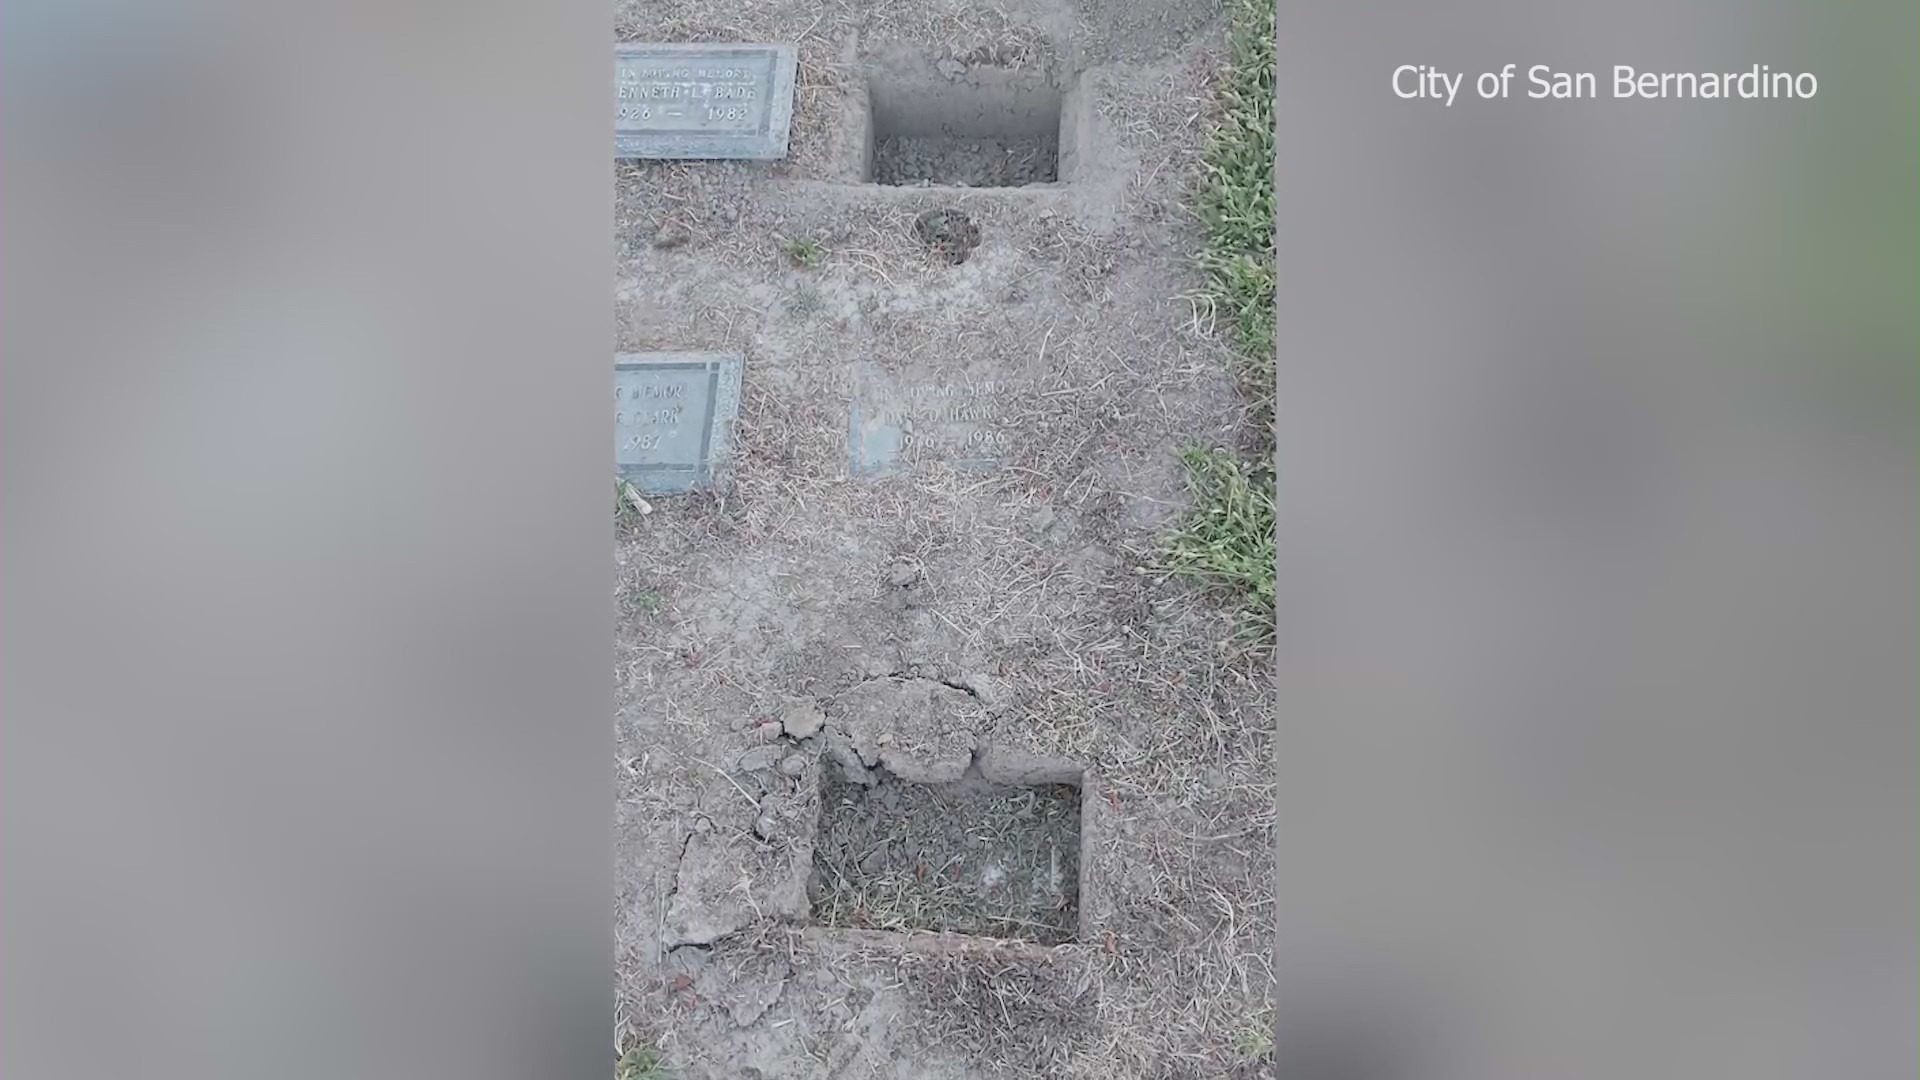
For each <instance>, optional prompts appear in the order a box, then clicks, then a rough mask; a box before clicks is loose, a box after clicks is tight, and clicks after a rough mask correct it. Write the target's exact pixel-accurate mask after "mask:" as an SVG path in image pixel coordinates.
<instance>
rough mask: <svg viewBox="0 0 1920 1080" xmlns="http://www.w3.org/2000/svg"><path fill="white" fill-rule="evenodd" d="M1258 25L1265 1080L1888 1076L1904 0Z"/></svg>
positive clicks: (1904, 608) (1905, 1061) (1901, 930)
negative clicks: (1265, 404)
mask: <svg viewBox="0 0 1920 1080" xmlns="http://www.w3.org/2000/svg"><path fill="white" fill-rule="evenodd" d="M1279 24H1280V25H1279V51H1280V58H1279V82H1278V86H1279V100H1278V114H1279V120H1278V123H1279V133H1278V136H1279V137H1278V144H1277V145H1278V157H1279V177H1278V183H1279V189H1278V190H1279V200H1278V207H1279V209H1278V213H1279V222H1278V241H1279V242H1278V249H1279V259H1280V267H1279V270H1280V290H1279V353H1280V355H1279V373H1280V374H1279V401H1280V405H1279V416H1278V449H1277V457H1278V460H1277V467H1278V470H1279V478H1280V484H1279V487H1280V491H1279V504H1280V506H1281V513H1280V526H1279V531H1280V535H1279V553H1280V554H1279V578H1280V587H1279V594H1280V595H1279V603H1278V618H1279V633H1280V649H1279V657H1278V670H1279V678H1280V680H1281V690H1282V693H1281V699H1282V700H1283V701H1286V702H1288V705H1287V706H1286V707H1284V708H1283V709H1282V712H1281V716H1280V717H1279V724H1280V733H1281V734H1280V738H1279V740H1278V754H1279V759H1278V763H1277V767H1278V769H1279V773H1280V785H1279V787H1280V791H1281V792H1282V795H1281V800H1282V811H1283V812H1282V814H1281V816H1280V821H1281V822H1282V827H1281V839H1280V845H1281V852H1280V861H1279V865H1280V866H1281V867H1282V868H1283V872H1282V880H1280V881H1279V882H1278V888H1279V897H1280V909H1281V911H1282V922H1281V926H1280V928H1279V930H1280V945H1279V959H1278V963H1277V964H1276V970H1277V971H1279V972H1281V976H1282V979H1283V980H1284V982H1285V984H1286V985H1285V986H1284V988H1283V993H1282V996H1281V1008H1280V1024H1281V1029H1282V1030H1281V1035H1282V1038H1281V1051H1282V1059H1283V1070H1282V1074H1283V1075H1290V1073H1289V1072H1288V1069H1292V1070H1294V1071H1295V1072H1296V1073H1297V1074H1298V1075H1303V1076H1304V1075H1364V1076H1380V1077H1388V1076H1406V1077H1414V1076H1418V1077H1423V1078H1434V1077H1441V1076H1447V1077H1456V1076H1457V1077H1462V1078H1466V1077H1483V1078H1484V1077H1544V1076H1555V1077H1572V1076H1594V1077H1603V1076H1623V1075H1641V1076H1644V1075H1660V1076H1742V1077H1748V1078H1753V1077H1761V1076H1767V1077H1773V1076H1780V1077H1787V1076H1805V1077H1813V1076H1849V1077H1868V1076H1887V1077H1899V1076H1910V1075H1912V1074H1913V1073H1914V1071H1915V1069H1916V1067H1917V1064H1916V1058H1915V1052H1916V1051H1915V1016H1916V1014H1917V1009H1916V1004H1917V1003H1916V1000H1915V925H1916V894H1915V852H1916V838H1915V823H1916V820H1917V819H1920V806H1917V805H1916V800H1915V765H1916V757H1917V755H1916V750H1917V749H1920V747H1917V746H1916V739H1915V730H1916V716H1917V702H1916V693H1915V658H1916V655H1920V642H1917V641H1916V637H1915V629H1916V627H1915V612H1916V606H1915V573H1914V571H1915V565H1916V548H1915V512H1916V507H1915V493H1916V490H1917V489H1920V485H1917V484H1916V476H1915V471H1914V464H1915V449H1916V443H1915V402H1916V389H1917V387H1916V378H1915V376H1916V370H1917V365H1916V358H1917V357H1920V333H1917V332H1916V307H1915V300H1916V296H1920V277H1916V250H1917V242H1916V231H1915V209H1916V206H1917V205H1920V197H1917V193H1920V188H1917V187H1916V172H1915V150H1916V141H1915V137H1916V130H1920V122H1917V121H1920V118H1917V117H1916V109H1915V105H1916V100H1920V81H1917V79H1916V41H1920V32H1917V31H1920V21H1917V20H1916V13H1915V9H1914V8H1913V7H1912V6H1911V5H1901V6H1894V5H1891V4H1863V5H1844V6H1831V5H1829V6H1817V5H1815V6H1810V5H1789V4H1785V3H1759V4H1732V3H1726V2H1718V0H1683V2H1680V3H1669V2H1662V3H1653V2H1629V3H1624V4H1567V3H1550V4H1537V3H1519V2H1504V0H1482V2H1476V3H1470V4H1451V5H1425V6H1421V5H1394V4H1372V3H1349V4H1338V5H1283V6H1282V8H1281V13H1280V20H1279ZM1510 62H1511V63H1515V64H1517V65H1518V70H1519V75H1517V76H1516V81H1515V89H1516V93H1518V94H1522V95H1523V94H1524V88H1525V86H1526V82H1525V72H1526V70H1527V69H1528V67H1529V66H1531V65H1533V64H1546V65H1549V66H1550V67H1552V68H1554V69H1556V70H1565V71H1594V72H1596V73H1598V75H1599V80H1600V90H1601V94H1602V95H1603V96H1602V97H1601V98H1600V99H1599V100H1592V101H1552V100H1539V101H1534V100H1527V99H1526V98H1525V97H1524V96H1520V97H1518V98H1517V99H1516V100H1507V101H1485V100H1481V99H1479V98H1478V97H1477V96H1474V95H1473V91H1472V85H1473V79H1474V77H1475V76H1476V75H1477V74H1478V73H1480V72H1483V71H1490V70H1494V71H1497V70H1499V69H1500V68H1501V67H1502V66H1503V65H1504V64H1506V63H1510ZM1756 63H1759V64H1767V65H1770V66H1771V67H1772V68H1773V69H1775V70H1789V71H1811V72H1814V73H1815V74H1816V75H1817V76H1818V78H1819V84H1820V92H1819V94H1818V96H1816V97H1815V98H1813V99H1811V100H1805V101H1783V100H1771V101H1742V100H1731V101H1678V100H1665V101H1646V100H1614V99H1612V98H1611V97H1610V96H1606V95H1609V94H1610V89H1611V88H1610V74H1611V70H1612V66H1613V65H1615V64H1629V65H1632V66H1634V67H1635V68H1637V69H1641V70H1654V71H1730V70H1731V71H1744V70H1746V69H1747V68H1748V67H1749V66H1750V65H1752V64H1756ZM1400 64H1428V65H1432V66H1435V67H1438V68H1440V69H1442V70H1445V71H1449V72H1461V73H1465V74H1466V76H1467V82H1466V83H1465V84H1464V86H1463V90H1462V94H1461V96H1460V98H1459V99H1457V100H1456V102H1455V103H1454V105H1453V106H1452V107H1450V108H1448V107H1444V106H1443V105H1441V104H1440V103H1439V102H1434V101H1423V100H1402V99H1400V98H1398V97H1396V96H1395V95H1394V94H1393V93H1392V86H1391V76H1392V72H1393V69H1394V68H1395V67H1397V66H1398V65H1400Z"/></svg>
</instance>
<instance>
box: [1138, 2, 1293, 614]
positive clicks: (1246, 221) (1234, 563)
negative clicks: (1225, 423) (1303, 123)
mask: <svg viewBox="0 0 1920 1080" xmlns="http://www.w3.org/2000/svg"><path fill="white" fill-rule="evenodd" d="M1227 7H1228V12H1229V15H1230V16H1231V18H1232V27H1231V29H1230V30H1229V31H1228V38H1227V68H1226V71H1225V72H1224V73H1223V75H1222V77H1221V79H1220V83H1219V90H1218V92H1219V102H1218V105H1219V109H1218V114H1217V116H1216V118H1215V123H1214V129H1213V132H1212V135H1211V138H1210V140H1209V142H1208V143H1207V148H1206V151H1205V154H1204V157H1203V159H1202V169H1203V175H1202V182H1201V185H1200V189H1199V191H1198V193H1197V195H1196V197H1195V209H1196V210H1197V212H1198V214H1199V217H1200V223H1201V227H1202V231H1203V232H1204V234H1205V246H1204V247H1203V248H1202V250H1201V252H1200V257H1199V261H1200V269H1201V271H1202V273H1203V274H1204V275H1205V278H1206V284H1205V286H1204V288H1203V291H1202V294H1201V297H1200V299H1201V301H1202V302H1203V304H1204V305H1205V306H1206V307H1207V308H1208V309H1210V310H1211V311H1212V313H1213V314H1214V316H1215V318H1216V320H1218V323H1223V324H1225V325H1226V326H1227V327H1228V328H1229V330H1230V332H1231V334H1232V339H1233V345H1234V354H1235V356H1236V358H1237V359H1236V364H1235V368H1236V374H1237V375H1238V376H1239V381H1240V386H1241V390H1242V392H1243V393H1245V394H1246V395H1247V397H1248V400H1249V401H1250V403H1251V404H1252V405H1253V409H1252V414H1251V417H1250V420H1251V422H1252V423H1253V424H1254V426H1255V429H1256V433H1257V435H1258V437H1257V438H1256V439H1255V440H1254V442H1255V444H1256V445H1257V447H1258V448H1259V449H1261V450H1264V451H1267V452H1271V450H1272V445H1273V444H1272V441H1271V440H1272V430H1273V398H1274V388H1273V349H1274V340H1273V279H1274V250H1273V55H1274V54H1273V13H1274V6H1273V0H1228V3H1227ZM1181 462H1182V464H1184V465H1185V466H1186V470H1187V486H1188V488H1189V489H1190V490H1191V491H1192V493H1193V509H1191V510H1190V511H1188V513H1187V516H1186V518H1185V519H1184V520H1183V521H1182V522H1181V523H1180V525H1179V526H1178V527H1177V528H1176V529H1175V530H1174V531H1173V533H1172V534H1171V535H1170V536H1169V537H1168V538H1167V540H1166V545H1165V551H1164V554H1163V565H1164V566H1165V567H1166V568H1167V569H1169V570H1171V571H1172V572H1174V573H1177V574H1185V575H1189V576H1192V577H1196V578H1201V579H1204V580H1206V581H1208V582H1210V583H1211V584H1214V585H1217V586H1219V587H1221V588H1223V589H1225V590H1227V591H1229V592H1231V593H1232V594H1234V595H1235V596H1236V598H1237V599H1238V601H1239V602H1240V603H1241V604H1242V605H1243V606H1244V607H1245V609H1246V611H1247V613H1248V616H1249V619H1250V620H1251V621H1252V623H1253V624H1254V625H1255V627H1256V629H1257V632H1259V633H1260V634H1261V635H1262V636H1265V635H1266V634H1269V633H1271V631H1272V625H1273V576H1274V563H1273V559H1274V548H1273V526H1274V505H1273V472H1272V470H1271V468H1270V467H1268V466H1267V465H1265V464H1264V463H1263V464H1258V465H1247V464H1244V463H1243V462H1242V461H1241V460H1240V459H1239V458H1237V457H1236V456H1235V455H1234V454H1232V453H1231V452H1229V451H1226V450H1219V449H1207V448H1204V447H1195V448H1191V449H1188V450H1186V451H1185V452H1183V453H1182V454H1181Z"/></svg>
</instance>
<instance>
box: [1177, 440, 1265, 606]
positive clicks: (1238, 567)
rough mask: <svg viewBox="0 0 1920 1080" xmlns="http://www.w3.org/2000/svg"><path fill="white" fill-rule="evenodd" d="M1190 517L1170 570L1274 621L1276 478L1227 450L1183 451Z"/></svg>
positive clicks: (1181, 529)
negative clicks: (1197, 580) (1232, 596)
mask: <svg viewBox="0 0 1920 1080" xmlns="http://www.w3.org/2000/svg"><path fill="white" fill-rule="evenodd" d="M1180 461H1181V463H1182V464H1184V465H1185V466H1186V469H1187V487H1188V489H1189V490H1190V491H1191V492H1192V493H1193V509H1192V510H1190V511H1188V513H1187V516H1186V518H1185V520H1183V521H1182V522H1181V523H1180V524H1179V526H1178V527H1176V528H1175V529H1174V531H1173V533H1172V534H1171V535H1170V536H1169V537H1168V538H1167V542H1166V548H1165V553H1164V560H1165V566H1166V568H1167V569H1168V570H1170V571H1172V572H1173V573H1176V574H1184V575H1187V576H1190V577H1195V578H1200V579H1203V580H1205V581H1207V582H1209V583H1211V584H1214V585H1218V586H1221V587H1223V588H1225V589H1228V590H1230V591H1232V592H1233V593H1235V594H1237V596H1238V597H1239V599H1240V600H1241V601H1242V602H1243V603H1244V604H1245V605H1246V607H1247V611H1248V614H1249V617H1251V618H1254V619H1257V620H1259V622H1260V623H1261V624H1262V625H1263V626H1267V627H1269V628H1270V626H1271V623H1272V619H1273V575H1274V566H1273V525H1274V512H1273V474H1272V473H1271V472H1269V471H1268V470H1267V469H1265V468H1264V467H1261V466H1247V465H1243V464H1241V463H1240V460H1239V459H1238V458H1236V457H1234V455H1233V454H1232V453H1231V452H1229V451H1226V450H1208V449H1203V448H1199V447H1194V448H1190V449H1188V450H1186V451H1183V452H1182V453H1181V455H1180Z"/></svg>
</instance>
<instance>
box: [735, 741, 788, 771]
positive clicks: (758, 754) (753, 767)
mask: <svg viewBox="0 0 1920 1080" xmlns="http://www.w3.org/2000/svg"><path fill="white" fill-rule="evenodd" d="M779 760H780V748H779V747H778V746H757V747H755V748H753V749H752V750H749V751H747V752H746V753H744V754H741V755H740V768H741V770H742V771H743V772H758V771H760V770H761V769H771V768H773V766H774V764H775V763H776V762H778V761H779Z"/></svg>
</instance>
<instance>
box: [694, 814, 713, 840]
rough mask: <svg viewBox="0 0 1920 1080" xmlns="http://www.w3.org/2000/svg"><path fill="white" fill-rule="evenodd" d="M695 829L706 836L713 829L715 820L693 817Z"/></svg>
mask: <svg viewBox="0 0 1920 1080" xmlns="http://www.w3.org/2000/svg"><path fill="white" fill-rule="evenodd" d="M693 831H694V832H697V833H699V834H700V835H702V836H705V835H706V834H707V833H710V832H712V831H713V822H711V821H708V820H707V819H706V818H695V819H693Z"/></svg>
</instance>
